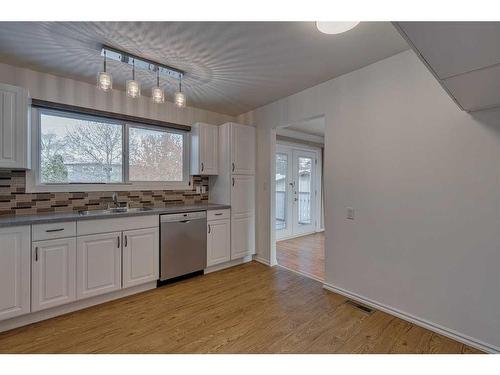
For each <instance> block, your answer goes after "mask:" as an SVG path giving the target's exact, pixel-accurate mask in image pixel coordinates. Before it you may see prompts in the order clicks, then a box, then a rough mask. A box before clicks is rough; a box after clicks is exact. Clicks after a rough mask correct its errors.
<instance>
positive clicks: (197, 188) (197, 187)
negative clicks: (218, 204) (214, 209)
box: [196, 186, 201, 194]
mask: <svg viewBox="0 0 500 375" xmlns="http://www.w3.org/2000/svg"><path fill="white" fill-rule="evenodd" d="M196 194H201V186H196Z"/></svg>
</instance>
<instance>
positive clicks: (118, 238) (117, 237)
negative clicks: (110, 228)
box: [116, 236, 120, 248]
mask: <svg viewBox="0 0 500 375" xmlns="http://www.w3.org/2000/svg"><path fill="white" fill-rule="evenodd" d="M116 239H117V240H118V241H117V242H118V245H117V246H116V247H118V248H120V236H116Z"/></svg>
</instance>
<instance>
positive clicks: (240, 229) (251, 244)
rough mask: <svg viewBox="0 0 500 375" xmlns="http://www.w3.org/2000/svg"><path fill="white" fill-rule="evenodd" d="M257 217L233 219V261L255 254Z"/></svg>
mask: <svg viewBox="0 0 500 375" xmlns="http://www.w3.org/2000/svg"><path fill="white" fill-rule="evenodd" d="M254 233H255V215H251V216H246V217H238V218H234V217H233V218H232V219H231V260H234V259H240V258H243V257H246V256H249V255H253V254H255V234H254Z"/></svg>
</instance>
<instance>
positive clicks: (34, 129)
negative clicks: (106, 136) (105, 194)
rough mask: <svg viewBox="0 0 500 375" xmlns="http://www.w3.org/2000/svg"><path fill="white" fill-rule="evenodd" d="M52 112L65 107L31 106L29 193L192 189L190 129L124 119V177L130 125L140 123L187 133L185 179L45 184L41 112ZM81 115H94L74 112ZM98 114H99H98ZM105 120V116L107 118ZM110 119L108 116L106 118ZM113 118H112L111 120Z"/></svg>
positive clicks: (27, 176)
mask: <svg viewBox="0 0 500 375" xmlns="http://www.w3.org/2000/svg"><path fill="white" fill-rule="evenodd" d="M50 112H58V113H60V112H64V111H52V110H48V109H47V110H46V109H41V110H40V109H38V108H32V109H31V145H32V151H33V152H32V153H31V165H32V169H31V170H28V171H27V173H26V192H27V193H49V192H54V193H58V192H81V191H82V192H88V191H138V190H174V191H179V190H192V189H193V186H192V181H191V180H192V176H191V175H190V169H189V167H190V159H189V158H190V151H189V150H190V143H191V137H190V134H189V133H188V132H183V131H178V130H175V129H162V128H159V127H158V126H153V125H151V126H148V125H144V124H137V123H127V122H124V121H116V123H119V124H123V125H124V134H123V142H124V143H123V145H124V154H123V171H124V173H123V174H124V176H123V178H124V180H125V181H126V180H127V179H128V139H127V137H128V131H127V129H128V127H129V126H133V127H141V128H145V129H156V130H164V131H168V132H172V133H179V134H186V136H185V137H184V147H183V152H184V155H183V171H182V174H183V177H184V180H183V181H178V182H176V181H169V182H162V181H142V182H141V181H132V182H126V183H103V184H100V183H95V184H92V183H88V184H86V183H84V184H43V183H41V182H40V180H39V175H40V160H39V159H40V115H41V113H50ZM74 116H75V117H78V118H85V117H87V118H88V117H92V116H86V115H74ZM96 117H97V116H96ZM104 120H105V119H104ZM106 121H107V120H106ZM110 122H112V121H110Z"/></svg>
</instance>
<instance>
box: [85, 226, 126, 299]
mask: <svg viewBox="0 0 500 375" xmlns="http://www.w3.org/2000/svg"><path fill="white" fill-rule="evenodd" d="M121 242H122V232H113V233H105V234H94V235H88V236H81V237H78V238H77V251H76V252H77V254H76V255H77V259H76V264H77V270H76V295H77V299H82V298H87V297H93V296H97V295H100V294H105V293H109V292H112V291H115V290H118V289H121V278H122V274H121V271H122V267H121V262H122V249H121Z"/></svg>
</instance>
